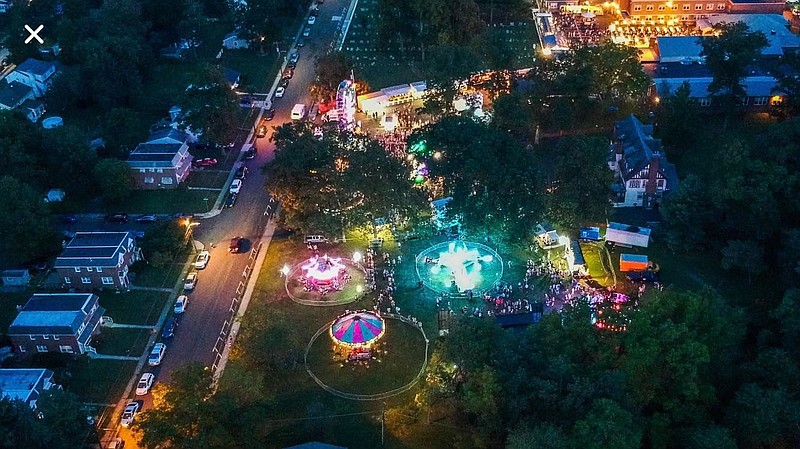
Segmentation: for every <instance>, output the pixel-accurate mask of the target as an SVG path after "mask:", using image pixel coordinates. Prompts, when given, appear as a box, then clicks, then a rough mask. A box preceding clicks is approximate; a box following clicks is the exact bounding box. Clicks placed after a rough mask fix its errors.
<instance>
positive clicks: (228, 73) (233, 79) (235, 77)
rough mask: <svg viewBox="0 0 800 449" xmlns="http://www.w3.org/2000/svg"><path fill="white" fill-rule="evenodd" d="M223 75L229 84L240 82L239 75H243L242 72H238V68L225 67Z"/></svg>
mask: <svg viewBox="0 0 800 449" xmlns="http://www.w3.org/2000/svg"><path fill="white" fill-rule="evenodd" d="M222 75H223V76H224V77H225V80H226V81H227V82H228V84H231V85H233V84H239V77H240V76H241V73H239V72H237V71H236V70H233V69H229V68H227V67H223V68H222Z"/></svg>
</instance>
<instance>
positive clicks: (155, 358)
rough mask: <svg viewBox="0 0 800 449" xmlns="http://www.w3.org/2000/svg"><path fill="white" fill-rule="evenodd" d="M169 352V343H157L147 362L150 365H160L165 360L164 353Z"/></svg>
mask: <svg viewBox="0 0 800 449" xmlns="http://www.w3.org/2000/svg"><path fill="white" fill-rule="evenodd" d="M165 352H167V345H165V344H164V343H156V344H155V345H154V346H153V350H152V351H150V356H149V357H147V364H148V365H150V366H158V365H160V364H161V361H162V360H164V353H165Z"/></svg>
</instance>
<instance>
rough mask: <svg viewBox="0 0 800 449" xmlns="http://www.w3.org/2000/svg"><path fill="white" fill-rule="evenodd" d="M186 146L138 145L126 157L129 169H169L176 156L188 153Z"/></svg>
mask: <svg viewBox="0 0 800 449" xmlns="http://www.w3.org/2000/svg"><path fill="white" fill-rule="evenodd" d="M188 148H189V147H188V146H187V145H185V144H181V143H166V144H153V143H140V144H139V145H137V146H136V149H134V150H133V151H131V154H130V155H128V165H130V166H131V168H170V167H175V164H176V162H175V159H176V157H178V154H181V153H185V152H187V151H188Z"/></svg>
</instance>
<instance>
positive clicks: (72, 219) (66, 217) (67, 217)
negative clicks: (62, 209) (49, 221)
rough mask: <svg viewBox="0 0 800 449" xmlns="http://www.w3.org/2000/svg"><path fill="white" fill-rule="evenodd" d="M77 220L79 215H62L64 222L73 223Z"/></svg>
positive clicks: (62, 221)
mask: <svg viewBox="0 0 800 449" xmlns="http://www.w3.org/2000/svg"><path fill="white" fill-rule="evenodd" d="M76 221H78V217H76V216H74V215H64V216H63V217H61V223H62V224H73V223H75V222H76Z"/></svg>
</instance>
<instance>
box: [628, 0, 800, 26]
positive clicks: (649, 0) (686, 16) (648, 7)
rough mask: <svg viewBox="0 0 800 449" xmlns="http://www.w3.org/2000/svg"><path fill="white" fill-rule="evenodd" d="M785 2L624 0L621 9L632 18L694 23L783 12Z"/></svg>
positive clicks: (775, 0)
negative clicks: (716, 17)
mask: <svg viewBox="0 0 800 449" xmlns="http://www.w3.org/2000/svg"><path fill="white" fill-rule="evenodd" d="M785 5H786V2H784V1H781V0H715V1H709V0H668V1H655V0H622V1H620V2H619V6H620V9H621V10H623V11H627V12H628V14H630V17H631V18H633V19H643V20H680V21H683V22H691V21H696V20H701V19H705V18H708V17H709V16H712V15H715V14H726V13H746V14H781V13H782V12H783V9H784V8H785Z"/></svg>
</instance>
